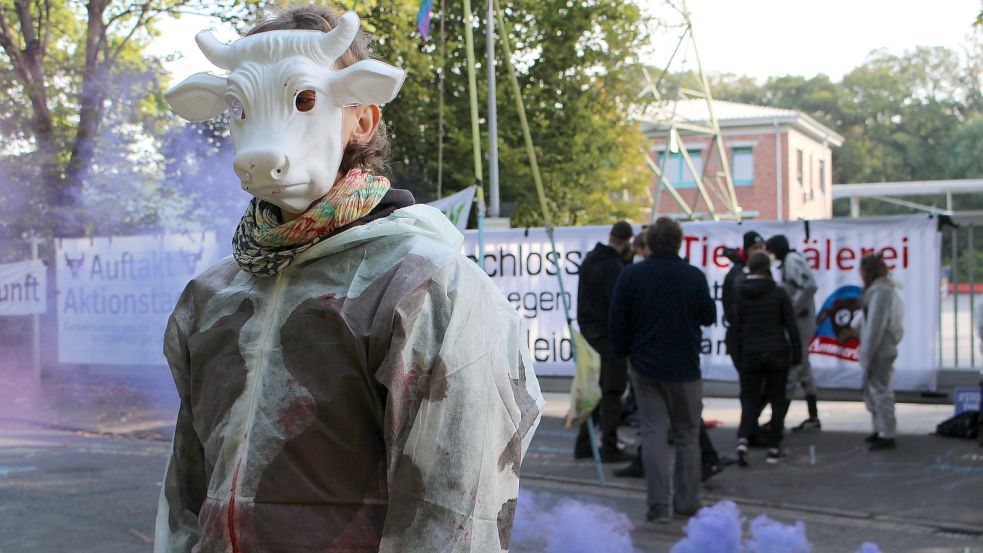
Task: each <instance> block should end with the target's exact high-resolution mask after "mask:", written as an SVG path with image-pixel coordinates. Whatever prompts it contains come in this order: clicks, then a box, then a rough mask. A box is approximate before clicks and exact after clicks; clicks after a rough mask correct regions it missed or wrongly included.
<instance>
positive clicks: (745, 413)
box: [732, 252, 802, 467]
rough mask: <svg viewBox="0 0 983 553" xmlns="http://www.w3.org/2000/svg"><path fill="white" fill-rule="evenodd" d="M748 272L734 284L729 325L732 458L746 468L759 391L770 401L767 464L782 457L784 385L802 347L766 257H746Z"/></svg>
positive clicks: (786, 299)
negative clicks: (733, 378)
mask: <svg viewBox="0 0 983 553" xmlns="http://www.w3.org/2000/svg"><path fill="white" fill-rule="evenodd" d="M747 268H748V274H747V276H746V277H745V278H744V279H743V281H741V282H739V283H738V285H737V298H736V301H735V305H734V318H733V322H732V324H733V327H734V332H735V333H736V335H737V340H736V342H735V343H736V346H737V354H738V358H739V359H740V360H741V367H740V371H739V372H740V377H741V425H740V428H739V429H738V431H737V437H738V445H737V460H738V463H740V465H741V466H745V467H746V466H748V464H749V456H748V449H747V448H748V440H749V438H750V437H751V433H752V432H753V430H754V427H755V426H756V425H757V418H758V413H759V412H760V411H759V409H760V408H761V401H762V397H761V390H762V389H764V390H765V392H766V395H767V400H768V402H769V403H770V404H771V406H772V408H771V423H770V426H769V431H768V457H767V462H768V463H777V462H778V461H779V460H780V459H781V457H782V452H781V443H782V433H783V431H784V425H785V414H786V413H787V412H788V400H787V399H786V397H785V387H786V383H787V381H788V371H789V368H790V367H791V366H792V365H797V364H799V363H801V362H802V346H801V340H800V338H799V329H798V326H797V325H796V320H795V313H793V311H792V301H791V300H790V299H789V297H788V294H787V293H786V292H785V290H783V289H782V288H780V287H778V286H777V285H776V284H775V281H774V280H773V279H772V276H771V262H770V260H769V259H768V256H767V255H765V254H764V253H762V252H757V253H754V254H752V255H751V257H749V258H748V263H747Z"/></svg>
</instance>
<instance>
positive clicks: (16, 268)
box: [0, 259, 48, 317]
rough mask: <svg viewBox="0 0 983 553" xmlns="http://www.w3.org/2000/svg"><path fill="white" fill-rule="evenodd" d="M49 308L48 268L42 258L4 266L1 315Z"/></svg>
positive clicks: (0, 286)
mask: <svg viewBox="0 0 983 553" xmlns="http://www.w3.org/2000/svg"><path fill="white" fill-rule="evenodd" d="M47 310H48V270H47V269H46V268H45V266H44V262H43V261H41V260H40V259H34V260H30V261H20V262H18V263H6V264H3V265H0V317H4V316H7V315H40V314H42V313H44V312H46V311H47Z"/></svg>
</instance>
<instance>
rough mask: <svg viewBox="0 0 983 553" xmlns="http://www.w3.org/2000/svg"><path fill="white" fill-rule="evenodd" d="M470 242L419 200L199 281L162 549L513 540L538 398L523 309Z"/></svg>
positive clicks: (161, 523) (181, 356) (409, 549)
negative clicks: (277, 257)
mask: <svg viewBox="0 0 983 553" xmlns="http://www.w3.org/2000/svg"><path fill="white" fill-rule="evenodd" d="M461 244H462V236H461V234H460V233H459V232H458V231H457V229H456V228H455V227H454V226H453V225H452V224H451V223H450V222H449V221H448V220H447V219H446V217H444V215H443V214H441V213H440V212H439V211H437V210H436V209H433V208H431V207H429V206H423V205H414V206H411V207H406V208H403V209H398V210H396V211H394V212H393V213H391V214H390V215H388V216H386V217H384V218H378V219H376V220H373V221H371V222H368V223H366V224H364V225H361V226H355V227H354V228H350V229H349V230H345V231H344V232H341V233H339V234H336V235H334V236H331V237H329V238H327V239H325V240H324V241H323V242H320V243H319V244H317V245H316V246H314V247H312V248H311V249H309V250H308V251H306V252H304V253H303V254H301V256H299V257H298V259H297V260H296V261H295V262H294V263H293V264H292V265H291V266H290V267H289V268H287V269H286V270H284V271H283V272H282V273H280V274H279V275H278V276H277V277H275V278H257V277H253V276H251V275H250V274H248V273H246V272H244V271H242V270H240V268H239V266H238V265H237V264H236V262H235V261H234V260H233V259H232V258H228V259H225V260H223V261H221V262H219V263H218V264H217V265H216V266H214V267H212V268H210V269H208V270H207V271H205V272H204V273H203V274H201V275H199V276H198V277H196V278H195V279H194V280H192V281H191V283H190V284H188V286H187V288H186V289H185V291H184V293H183V295H182V296H181V298H180V300H179V301H178V305H177V307H176V308H175V310H174V313H173V315H172V316H171V319H170V321H169V324H168V327H167V332H166V336H165V344H164V350H165V354H166V357H167V359H168V362H169V363H170V366H171V370H172V372H173V375H174V381H175V383H176V384H177V389H178V393H179V395H180V399H181V405H180V411H179V414H178V420H177V428H176V430H175V435H174V443H173V453H172V455H171V458H170V461H169V463H168V466H167V471H166V475H165V479H164V483H163V490H162V493H161V498H160V508H159V512H158V515H157V530H156V540H155V546H154V551H155V552H157V553H177V552H189V551H194V552H201V553H217V552H223V553H273V552H276V553H293V552H298V553H299V552H304V553H313V552H318V553H322V552H346V553H348V552H368V551H373V552H375V551H383V552H387V553H397V552H398V553H414V552H421V553H422V552H428V553H429V552H436V551H445V552H479V551H480V552H486V551H506V550H508V547H509V540H510V536H511V530H512V523H513V518H514V514H515V507H516V499H517V493H518V487H519V466H520V463H521V461H522V457H523V456H524V454H525V451H526V448H527V447H528V445H529V442H530V441H531V439H532V435H533V431H534V429H535V428H536V426H537V425H538V423H539V419H540V414H541V411H542V406H543V399H542V395H541V394H540V391H539V384H538V382H537V380H536V377H535V374H534V373H533V365H532V362H531V360H530V356H529V352H528V349H527V347H526V343H525V339H524V336H523V333H522V330H521V328H520V319H519V316H518V314H517V313H516V311H515V309H513V308H512V306H511V305H510V304H509V303H508V302H507V301H506V300H505V298H504V297H503V296H502V294H501V292H500V291H499V290H498V289H497V288H496V287H495V285H494V284H493V283H492V281H491V280H490V279H489V278H488V277H487V276H486V275H485V274H484V272H483V271H482V270H481V269H480V268H479V267H478V266H477V265H475V263H473V262H472V261H471V260H469V259H468V258H467V257H465V256H463V255H461V253H460V249H461Z"/></svg>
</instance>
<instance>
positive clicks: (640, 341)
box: [610, 217, 717, 522]
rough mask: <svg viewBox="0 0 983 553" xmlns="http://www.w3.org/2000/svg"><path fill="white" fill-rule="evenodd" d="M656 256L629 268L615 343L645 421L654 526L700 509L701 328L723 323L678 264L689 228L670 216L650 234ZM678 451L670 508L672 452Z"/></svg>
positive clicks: (615, 313)
mask: <svg viewBox="0 0 983 553" xmlns="http://www.w3.org/2000/svg"><path fill="white" fill-rule="evenodd" d="M645 237H646V240H647V241H648V245H649V250H651V252H652V255H651V256H649V257H648V258H647V259H646V260H645V261H642V262H641V263H635V264H634V265H631V266H630V267H627V268H626V269H625V270H624V271H623V272H622V273H621V276H620V277H619V278H618V283H617V285H615V288H614V295H613V296H612V298H611V319H610V328H611V343H612V345H613V346H614V351H615V353H616V354H617V355H619V356H622V357H628V358H629V359H630V362H631V380H632V386H633V388H634V390H635V395H636V397H637V400H638V410H639V413H640V415H641V427H642V428H641V429H642V446H643V450H642V456H643V458H644V459H643V461H644V466H645V480H646V484H647V487H648V513H647V515H646V518H647V519H648V520H657V521H659V522H669V520H670V518H671V516H672V514H673V513H675V514H676V515H678V516H683V517H688V516H692V515H693V514H695V513H696V512H697V511H698V510H699V508H700V502H699V492H700V476H701V474H700V446H699V435H700V415H701V414H702V411H703V404H702V400H703V381H702V379H701V378H702V375H701V373H700V341H701V339H702V330H701V328H700V327H703V326H710V325H712V324H713V323H714V321H716V318H717V309H716V304H715V303H714V301H713V298H712V297H711V296H710V288H709V286H708V285H707V279H706V276H705V275H704V274H703V272H702V271H700V270H699V269H698V268H696V267H694V266H692V265H690V264H689V263H687V262H686V261H685V260H683V259H682V258H680V257H679V248H680V247H681V245H682V241H683V229H682V228H681V227H680V226H679V223H677V222H676V221H673V220H672V219H669V218H668V217H660V218H658V219H657V220H656V221H655V223H654V224H652V225H651V226H649V227H648V228H647V229H646V230H645ZM670 428H671V430H672V437H673V442H674V445H675V449H676V463H675V466H674V468H673V477H674V478H673V480H674V483H675V486H674V489H675V493H674V494H673V498H672V502H673V504H672V506H671V507H670V505H669V474H670V469H669V446H668V444H667V443H666V436H667V435H668V433H669V430H670Z"/></svg>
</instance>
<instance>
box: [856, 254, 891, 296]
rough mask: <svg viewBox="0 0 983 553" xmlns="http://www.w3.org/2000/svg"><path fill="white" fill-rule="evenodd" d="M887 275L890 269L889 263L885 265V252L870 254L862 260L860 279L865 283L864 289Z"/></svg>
mask: <svg viewBox="0 0 983 553" xmlns="http://www.w3.org/2000/svg"><path fill="white" fill-rule="evenodd" d="M887 275H888V269H887V263H884V252H877V253H869V254H867V255H865V256H863V257H862V258H861V259H860V278H862V279H863V281H864V288H867V287H868V286H870V285H871V284H873V283H874V281H875V280H877V279H879V278H881V277H886V276H887Z"/></svg>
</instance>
